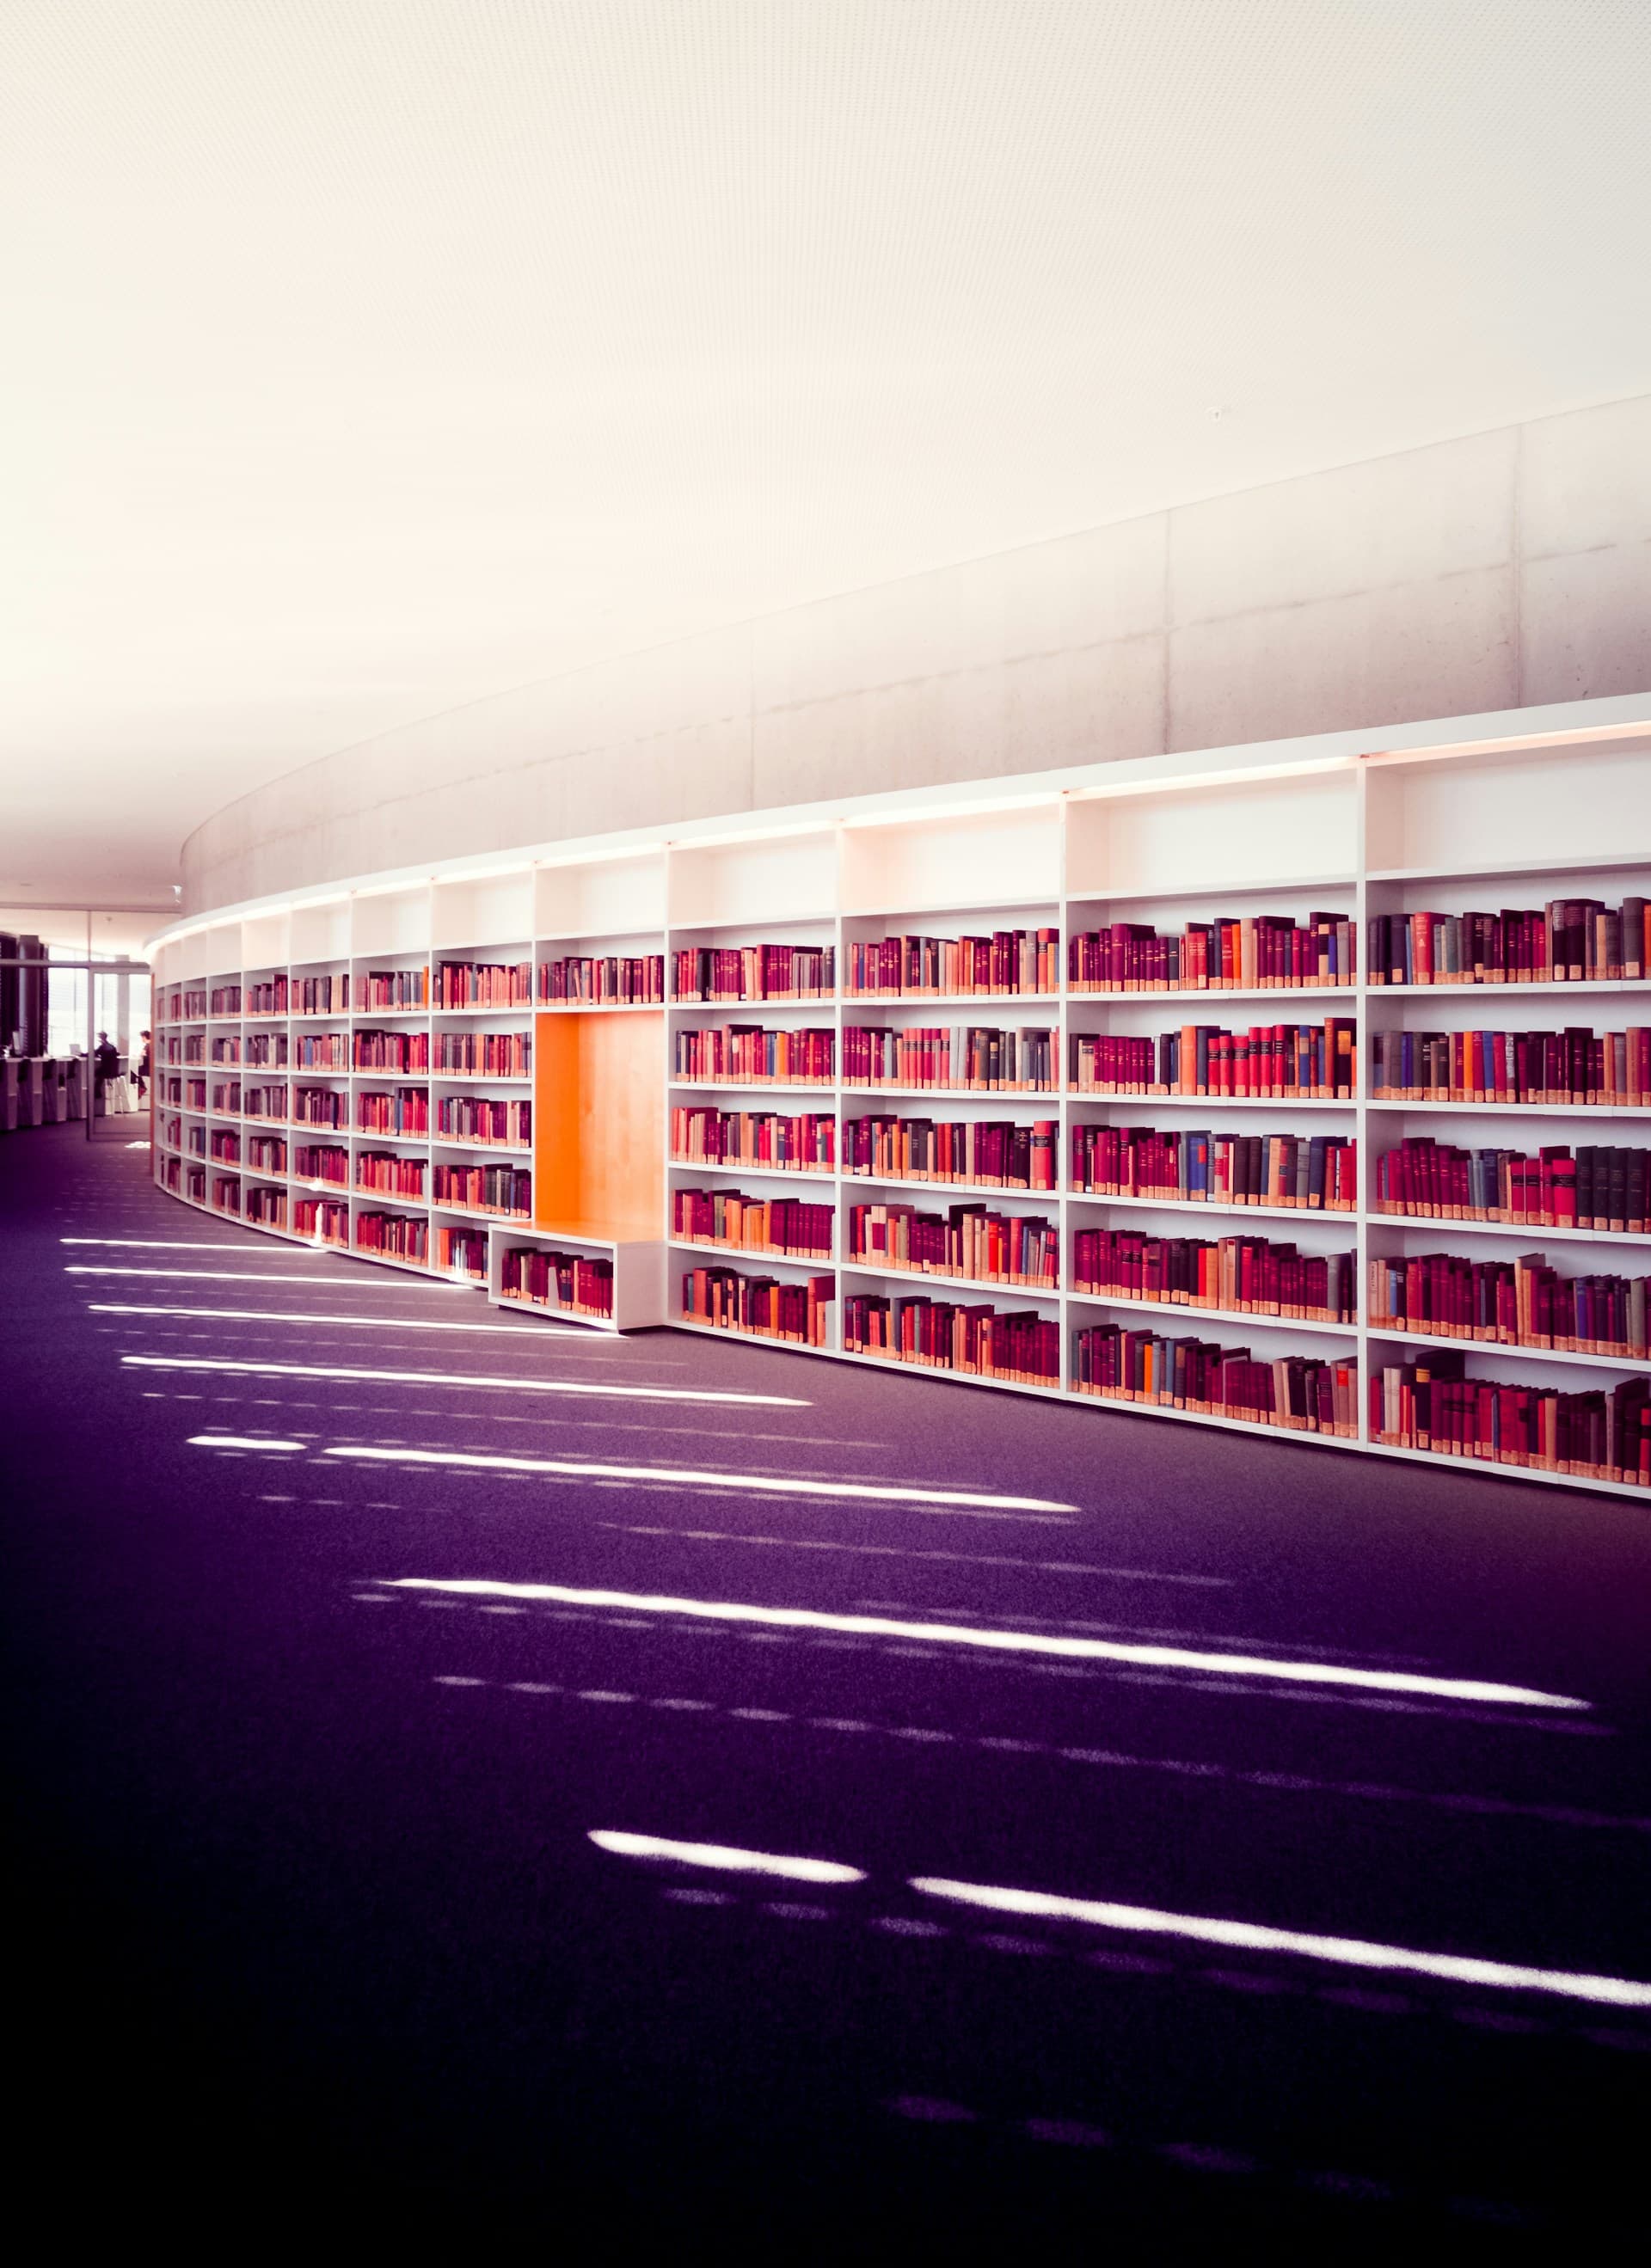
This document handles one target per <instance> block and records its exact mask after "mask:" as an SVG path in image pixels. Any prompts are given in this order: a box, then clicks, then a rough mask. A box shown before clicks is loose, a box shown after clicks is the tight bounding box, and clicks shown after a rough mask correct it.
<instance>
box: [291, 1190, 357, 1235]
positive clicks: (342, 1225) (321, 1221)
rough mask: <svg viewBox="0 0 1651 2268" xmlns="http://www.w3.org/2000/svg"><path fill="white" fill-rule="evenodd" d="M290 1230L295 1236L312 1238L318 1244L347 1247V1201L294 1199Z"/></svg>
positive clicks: (315, 1198) (314, 1198) (308, 1198)
mask: <svg viewBox="0 0 1651 2268" xmlns="http://www.w3.org/2000/svg"><path fill="white" fill-rule="evenodd" d="M292 1230H293V1233H294V1235H297V1236H313V1238H314V1239H315V1240H316V1241H317V1243H319V1244H344V1245H347V1244H348V1243H349V1241H350V1204H349V1200H348V1199H347V1198H345V1199H343V1200H342V1201H341V1200H340V1199H338V1198H337V1197H295V1198H294V1199H293V1201H292Z"/></svg>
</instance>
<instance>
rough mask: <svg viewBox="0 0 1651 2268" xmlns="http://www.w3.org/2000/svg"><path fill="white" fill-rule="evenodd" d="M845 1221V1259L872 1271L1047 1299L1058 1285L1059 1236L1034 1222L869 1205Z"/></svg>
mask: <svg viewBox="0 0 1651 2268" xmlns="http://www.w3.org/2000/svg"><path fill="white" fill-rule="evenodd" d="M848 1220H849V1256H850V1258H851V1260H858V1261H864V1262H865V1263H866V1264H867V1265H868V1266H870V1267H873V1268H899V1269H910V1270H913V1271H915V1272H916V1273H917V1274H918V1275H924V1276H961V1277H966V1278H969V1281H970V1282H972V1283H977V1284H1018V1285H1023V1286H1026V1287H1028V1288H1031V1287H1038V1288H1042V1289H1045V1290H1048V1291H1051V1292H1052V1291H1054V1290H1055V1289H1056V1287H1057V1286H1058V1284H1059V1282H1060V1230H1059V1227H1058V1225H1057V1224H1056V1223H1055V1222H1054V1221H1051V1220H1047V1219H1043V1218H1042V1217H1041V1216H1038V1215H1035V1214H1033V1215H1021V1214H1017V1213H1000V1212H992V1211H989V1210H988V1208H987V1207H986V1206H984V1204H954V1205H948V1206H947V1209H946V1211H944V1212H943V1213H940V1212H923V1211H919V1210H918V1207H917V1206H916V1205H913V1204H899V1203H895V1202H890V1203H881V1202H873V1203H869V1204H851V1206H850V1207H849V1209H848Z"/></svg>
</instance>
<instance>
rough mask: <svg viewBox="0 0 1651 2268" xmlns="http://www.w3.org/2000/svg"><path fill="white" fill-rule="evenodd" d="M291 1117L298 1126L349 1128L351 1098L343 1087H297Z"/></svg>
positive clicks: (293, 1094)
mask: <svg viewBox="0 0 1651 2268" xmlns="http://www.w3.org/2000/svg"><path fill="white" fill-rule="evenodd" d="M291 1116H292V1123H293V1124H294V1125H296V1126H348V1125H349V1123H350V1097H349V1095H348V1094H347V1093H346V1092H345V1091H344V1089H343V1088H342V1087H336V1086H295V1087H294V1088H293V1090H292V1111H291Z"/></svg>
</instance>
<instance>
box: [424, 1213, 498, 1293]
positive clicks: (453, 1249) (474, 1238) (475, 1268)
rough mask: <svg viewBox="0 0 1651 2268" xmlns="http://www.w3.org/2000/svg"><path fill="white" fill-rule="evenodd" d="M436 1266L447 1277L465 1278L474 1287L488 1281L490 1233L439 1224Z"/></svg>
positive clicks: (437, 1226)
mask: <svg viewBox="0 0 1651 2268" xmlns="http://www.w3.org/2000/svg"><path fill="white" fill-rule="evenodd" d="M436 1265H437V1267H438V1268H439V1270H441V1272H442V1274H443V1275H444V1276H462V1277H464V1278H466V1279H467V1280H468V1282H470V1283H472V1284H485V1283H486V1281H487V1231H486V1230H485V1229H482V1228H466V1227H464V1226H462V1225H456V1224H454V1223H453V1222H452V1221H439V1222H438V1223H437V1224H436Z"/></svg>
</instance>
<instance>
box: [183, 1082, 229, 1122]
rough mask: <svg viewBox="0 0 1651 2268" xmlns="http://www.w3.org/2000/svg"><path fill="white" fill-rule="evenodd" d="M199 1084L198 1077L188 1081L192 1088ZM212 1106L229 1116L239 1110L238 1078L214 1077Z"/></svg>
mask: <svg viewBox="0 0 1651 2268" xmlns="http://www.w3.org/2000/svg"><path fill="white" fill-rule="evenodd" d="M199 1084H200V1082H199V1080H198V1079H191V1080H190V1081H189V1085H190V1086H191V1087H192V1088H193V1087H195V1086H198V1085H199ZM212 1108H213V1109H214V1110H217V1111H221V1112H223V1113H225V1115H226V1116H231V1117H232V1116H234V1115H235V1114H236V1113H237V1112H238V1111H239V1110H240V1080H239V1079H214V1081H213V1082H212Z"/></svg>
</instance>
